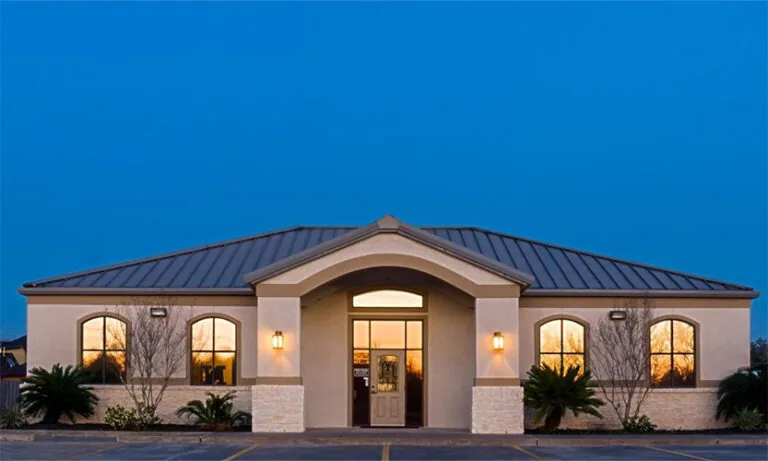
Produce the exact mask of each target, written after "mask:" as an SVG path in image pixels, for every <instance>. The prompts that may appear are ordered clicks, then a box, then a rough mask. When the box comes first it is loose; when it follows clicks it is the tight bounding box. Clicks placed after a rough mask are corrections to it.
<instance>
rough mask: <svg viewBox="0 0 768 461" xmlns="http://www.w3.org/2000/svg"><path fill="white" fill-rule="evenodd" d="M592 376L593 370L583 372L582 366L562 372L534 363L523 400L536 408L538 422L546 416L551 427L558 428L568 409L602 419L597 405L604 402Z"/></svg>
mask: <svg viewBox="0 0 768 461" xmlns="http://www.w3.org/2000/svg"><path fill="white" fill-rule="evenodd" d="M590 379H591V374H590V372H589V370H585V371H584V373H583V374H581V375H579V367H570V368H568V370H567V371H566V372H565V374H562V375H561V374H560V373H558V372H557V371H555V370H553V369H552V368H550V367H548V366H547V365H543V366H541V367H537V366H533V367H531V370H530V371H529V372H528V381H527V382H526V383H525V386H524V397H523V401H524V403H525V405H527V406H529V407H531V408H534V409H535V410H536V422H537V423H538V422H540V421H541V420H542V419H544V429H545V430H547V431H552V430H555V429H557V427H558V426H559V425H560V421H561V420H562V419H563V416H564V415H565V412H566V410H571V412H573V415H574V416H578V415H579V413H586V414H588V415H592V416H596V417H598V418H601V419H602V417H603V416H602V415H601V414H600V412H599V411H598V410H597V409H598V407H600V406H602V405H604V402H603V401H602V400H600V399H598V398H596V397H595V390H594V389H593V388H592V387H590V385H589V381H590Z"/></svg>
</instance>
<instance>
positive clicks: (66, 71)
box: [0, 2, 768, 338]
mask: <svg viewBox="0 0 768 461" xmlns="http://www.w3.org/2000/svg"><path fill="white" fill-rule="evenodd" d="M0 8H1V10H0V14H1V15H2V37H1V38H2V45H1V46H2V48H1V49H0V51H1V52H2V53H1V54H0V59H1V61H0V69H1V71H0V72H2V75H1V77H2V80H1V82H0V83H1V84H2V87H1V90H2V93H1V96H2V99H1V106H2V107H1V109H2V112H1V114H0V115H1V116H2V118H1V119H0V122H1V123H2V125H1V128H2V133H1V134H2V137H1V143H2V144H1V145H0V147H1V148H2V152H1V154H2V157H1V160H2V164H1V165H0V171H1V175H2V176H1V177H0V179H1V180H2V189H1V192H2V202H1V205H2V208H1V210H2V215H1V216H0V218H1V226H2V227H1V229H0V230H1V231H2V233H1V234H0V238H1V246H0V269H1V271H2V272H1V273H0V289H1V291H0V303H1V305H0V308H1V310H0V335H2V336H3V337H6V338H10V337H14V336H17V335H20V334H23V333H24V332H25V330H26V319H25V305H24V298H23V297H22V296H21V295H19V294H18V293H17V291H16V290H17V288H18V287H19V286H21V284H22V283H23V282H26V281H31V280H35V279H39V278H43V277H48V276H54V275H60V274H64V273H67V272H70V271H77V270H81V269H87V268H93V267H97V266H100V265H105V264H111V263H116V262H120V261H122V260H126V259H133V258H137V257H144V256H151V255H154V254H157V253H162V252H167V251H171V250H177V249H183V248H185V247H190V246H195V245H200V244H206V243H213V242H216V241H219V240H224V239H229V238H234V237H238V236H243V235H249V234H254V233H259V232H264V231H268V230H274V229H279V228H282V227H287V226H292V225H298V224H306V225H324V224H337V225H358V224H359V225H363V224H367V223H368V222H370V221H372V220H374V219H376V218H379V217H381V216H382V215H384V214H388V213H392V214H394V215H395V216H397V217H398V218H400V219H403V220H405V221H406V222H409V223H412V224H416V225H475V226H481V227H488V228H491V229H494V230H499V231H504V232H507V233H511V234H515V235H521V236H526V237H531V238H535V239H539V240H543V241H546V242H552V243H558V244H562V245H566V246H572V247H575V248H579V249H583V250H589V251H593V252H597V253H601V254H606V255H610V256H617V257H620V258H625V259H629V260H633V261H640V262H644V263H648V264H653V265H659V266H662V267H666V268H670V269H677V270H681V271H685V272H691V273H695V274H699V275H703V276H709V277H713V278H717V279H723V280H726V281H730V282H735V283H741V284H746V285H749V286H752V287H754V288H756V289H758V290H760V291H762V292H763V293H764V294H763V296H762V297H761V298H759V299H758V300H756V301H755V302H754V307H753V310H752V336H753V337H756V336H759V335H762V336H765V335H767V334H768V325H767V324H768V316H767V315H766V299H767V298H768V293H765V292H766V290H768V283H766V279H768V274H767V272H766V259H767V257H768V249H767V247H766V233H767V231H768V229H767V224H766V213H767V212H766V208H767V204H766V200H767V199H766V196H767V191H766V174H767V171H766V170H767V165H766V138H767V136H768V133H767V132H766V125H767V124H768V123H767V122H768V121H767V120H766V103H767V97H768V96H767V94H766V42H767V37H766V3H765V2H728V3H725V2H707V3H695V2H652V3H649V2H645V3H629V2H610V3H585V4H580V3H576V2H568V3H483V4H469V3H419V4H410V3H388V4H382V3H375V4H374V3H334V4H320V3H281V4H277V3H245V2H238V3H226V4H216V3H201V2H195V3H178V2H162V3H149V2H120V3H107V2H102V3H93V2H86V3H64V2H56V3H38V2H23V3H11V2H4V3H2V5H1V6H0ZM62 328H72V326H66V325H62Z"/></svg>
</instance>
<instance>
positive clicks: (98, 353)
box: [80, 315, 128, 384]
mask: <svg viewBox="0 0 768 461" xmlns="http://www.w3.org/2000/svg"><path fill="white" fill-rule="evenodd" d="M127 329H128V327H127V325H126V323H125V322H124V321H122V320H120V319H119V318H117V317H112V316H109V315H100V316H97V317H93V318H90V319H88V320H86V321H84V322H83V324H82V326H81V338H82V340H81V345H82V347H81V350H80V361H81V363H82V365H83V368H85V370H86V371H87V372H88V373H89V374H90V375H91V377H92V381H93V382H94V383H102V384H120V383H121V382H122V380H123V379H125V360H126V351H127V349H128V345H127V337H128V332H127Z"/></svg>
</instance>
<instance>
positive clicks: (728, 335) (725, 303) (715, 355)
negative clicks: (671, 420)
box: [520, 299, 750, 385]
mask: <svg viewBox="0 0 768 461" xmlns="http://www.w3.org/2000/svg"><path fill="white" fill-rule="evenodd" d="M717 301H719V302H717ZM521 305H522V306H523V307H521V308H520V366H521V371H522V373H523V378H524V377H525V372H526V371H527V370H528V369H530V367H531V365H533V364H534V363H535V361H536V351H535V335H536V334H537V332H536V330H535V328H534V325H535V324H536V322H538V321H540V320H542V319H545V318H547V317H550V316H556V315H562V314H567V315H570V316H575V317H578V318H579V319H581V320H582V321H584V322H585V323H587V324H588V326H589V328H590V329H594V328H596V326H597V324H598V322H599V321H600V319H601V318H604V317H606V316H607V315H608V312H609V311H610V310H612V306H611V305H612V301H611V300H608V299H602V300H595V301H594V304H592V305H594V306H595V307H590V301H589V300H584V299H571V300H567V299H558V300H553V301H552V305H553V307H544V306H546V305H547V301H546V300H536V307H530V301H528V302H526V300H524V299H523V300H521ZM526 305H528V306H529V307H525V306H526ZM569 305H570V306H578V307H568V306H569ZM698 306H703V307H698ZM654 311H655V316H656V317H661V316H667V315H675V316H680V317H683V318H688V319H690V320H693V321H694V322H696V323H698V324H699V327H700V329H699V331H698V339H699V344H698V347H697V349H698V350H697V353H698V354H699V357H698V359H699V364H700V368H701V370H699V378H700V380H701V381H703V382H707V381H709V382H710V385H714V383H712V382H713V381H718V380H721V379H722V378H724V377H725V376H727V375H729V374H731V373H733V372H734V371H736V369H738V368H739V367H742V366H746V365H749V341H750V339H749V303H748V302H747V303H745V302H744V301H743V300H727V299H726V300H696V299H687V300H657V301H656V307H655V310H654ZM587 352H589V351H587Z"/></svg>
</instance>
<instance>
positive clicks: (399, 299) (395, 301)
mask: <svg viewBox="0 0 768 461" xmlns="http://www.w3.org/2000/svg"><path fill="white" fill-rule="evenodd" d="M352 307H381V308H387V307H393V308H398V307H399V308H420V307H424V297H423V296H421V295H419V294H416V293H411V292H410V291H401V290H374V291H368V292H366V293H361V294H359V295H355V296H353V297H352Z"/></svg>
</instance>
